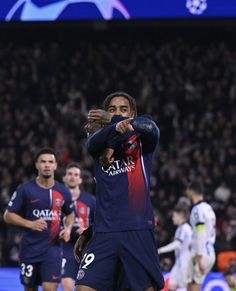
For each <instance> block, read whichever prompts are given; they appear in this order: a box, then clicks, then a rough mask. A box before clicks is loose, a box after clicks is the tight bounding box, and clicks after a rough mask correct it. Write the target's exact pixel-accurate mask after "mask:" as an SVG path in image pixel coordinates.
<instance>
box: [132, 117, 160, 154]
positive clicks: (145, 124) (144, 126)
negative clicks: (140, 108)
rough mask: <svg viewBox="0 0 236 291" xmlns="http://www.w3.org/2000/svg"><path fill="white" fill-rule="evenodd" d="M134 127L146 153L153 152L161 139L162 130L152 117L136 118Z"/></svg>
mask: <svg viewBox="0 0 236 291" xmlns="http://www.w3.org/2000/svg"><path fill="white" fill-rule="evenodd" d="M132 125H133V128H134V130H135V132H136V133H137V134H138V136H139V138H140V140H141V141H142V144H143V149H144V151H146V152H151V151H153V150H154V149H155V147H156V145H157V144H158V142H159V139H160V130H159V128H158V127H157V125H156V123H155V122H154V121H153V120H152V119H151V118H150V117H147V116H139V117H136V118H134V120H133V121H132Z"/></svg>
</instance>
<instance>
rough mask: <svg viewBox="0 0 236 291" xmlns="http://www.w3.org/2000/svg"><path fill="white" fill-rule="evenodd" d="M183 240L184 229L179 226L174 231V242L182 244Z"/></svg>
mask: <svg viewBox="0 0 236 291" xmlns="http://www.w3.org/2000/svg"><path fill="white" fill-rule="evenodd" d="M184 239H185V232H184V227H183V226H181V227H179V228H178V229H177V231H176V236H175V240H178V241H180V242H181V243H183V242H184Z"/></svg>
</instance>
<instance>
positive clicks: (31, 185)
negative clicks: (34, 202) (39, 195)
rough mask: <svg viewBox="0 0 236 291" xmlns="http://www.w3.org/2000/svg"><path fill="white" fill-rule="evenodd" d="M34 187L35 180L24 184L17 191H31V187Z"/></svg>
mask: <svg viewBox="0 0 236 291" xmlns="http://www.w3.org/2000/svg"><path fill="white" fill-rule="evenodd" d="M35 186H36V182H35V179H32V180H30V181H27V182H24V183H22V184H20V185H18V187H17V191H23V190H28V189H31V188H32V187H35Z"/></svg>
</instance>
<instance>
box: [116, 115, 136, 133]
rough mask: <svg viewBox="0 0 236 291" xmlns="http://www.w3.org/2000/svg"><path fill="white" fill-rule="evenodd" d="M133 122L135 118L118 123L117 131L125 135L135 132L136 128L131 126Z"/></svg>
mask: <svg viewBox="0 0 236 291" xmlns="http://www.w3.org/2000/svg"><path fill="white" fill-rule="evenodd" d="M132 120H133V118H127V119H125V120H122V121H120V122H117V124H116V131H118V132H119V133H125V132H127V131H134V128H133V126H132V124H131V121H132Z"/></svg>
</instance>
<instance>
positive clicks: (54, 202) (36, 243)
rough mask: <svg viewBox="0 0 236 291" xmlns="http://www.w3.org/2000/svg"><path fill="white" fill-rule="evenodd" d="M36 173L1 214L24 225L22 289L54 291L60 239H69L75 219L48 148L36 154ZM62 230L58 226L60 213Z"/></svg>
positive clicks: (53, 158)
mask: <svg viewBox="0 0 236 291" xmlns="http://www.w3.org/2000/svg"><path fill="white" fill-rule="evenodd" d="M35 166H36V169H37V171H38V176H37V177H36V179H33V180H32V181H29V182H26V183H24V184H22V185H20V186H18V188H17V189H16V191H15V192H14V194H13V195H12V198H11V200H10V202H9V204H8V208H7V210H6V212H5V214H4V219H5V221H6V222H7V223H11V224H15V225H18V226H21V227H22V228H23V235H22V240H21V245H20V267H21V275H20V279H21V283H22V284H23V285H24V289H25V291H35V290H37V289H38V288H37V285H39V284H41V283H42V287H43V290H44V291H56V290H57V287H58V282H59V281H60V275H61V262H62V249H61V246H60V240H65V241H68V240H69V239H70V232H71V228H72V225H73V222H74V211H73V203H72V199H71V194H70V192H69V190H68V189H67V188H66V187H65V186H64V185H62V184H61V183H59V182H57V181H55V179H54V172H55V170H56V168H57V157H56V154H55V152H54V150H52V149H50V148H44V149H41V150H40V151H39V152H38V153H37V154H36V156H35ZM63 213H64V215H65V219H64V225H65V227H64V228H63V229H60V226H61V218H62V215H63Z"/></svg>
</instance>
